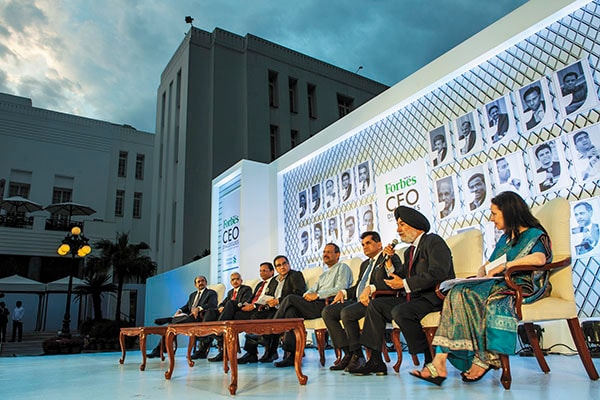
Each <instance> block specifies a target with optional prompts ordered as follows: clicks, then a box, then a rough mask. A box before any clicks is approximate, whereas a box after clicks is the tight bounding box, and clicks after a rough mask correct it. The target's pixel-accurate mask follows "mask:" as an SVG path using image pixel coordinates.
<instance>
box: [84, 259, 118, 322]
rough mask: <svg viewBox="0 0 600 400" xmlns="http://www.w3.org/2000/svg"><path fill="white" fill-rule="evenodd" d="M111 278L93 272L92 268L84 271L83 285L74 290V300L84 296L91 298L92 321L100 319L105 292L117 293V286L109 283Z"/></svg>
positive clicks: (102, 273)
mask: <svg viewBox="0 0 600 400" xmlns="http://www.w3.org/2000/svg"><path fill="white" fill-rule="evenodd" d="M111 280H112V277H111V276H110V275H109V274H107V273H104V272H97V271H94V270H93V269H92V268H87V269H86V277H85V278H84V279H83V282H84V284H83V285H80V286H77V287H76V288H75V290H74V292H75V294H76V296H75V298H76V299H79V300H80V301H81V299H82V298H83V297H84V296H88V295H90V296H92V307H93V309H94V320H96V321H100V320H101V319H102V297H103V296H104V293H105V292H108V293H114V292H116V291H117V285H115V284H114V283H112V282H111Z"/></svg>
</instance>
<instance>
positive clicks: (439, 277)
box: [398, 233, 455, 304]
mask: <svg viewBox="0 0 600 400" xmlns="http://www.w3.org/2000/svg"><path fill="white" fill-rule="evenodd" d="M408 260H409V255H408V249H407V250H406V251H405V253H404V263H403V264H402V267H401V268H400V272H399V274H398V275H399V276H400V277H401V278H404V279H406V283H407V285H408V287H409V288H410V296H411V298H412V299H413V300H414V299H415V298H418V297H421V296H422V297H425V298H427V299H429V300H430V301H431V302H432V303H434V304H435V303H437V302H440V300H439V298H438V297H437V295H436V294H435V288H436V285H437V284H438V283H441V282H443V281H445V280H447V279H452V278H454V277H455V276H454V265H453V264H452V253H451V252H450V248H449V247H448V245H447V244H446V242H445V241H444V239H442V238H441V237H440V236H438V235H436V234H435V233H429V234H428V233H425V234H423V236H422V237H421V240H420V242H419V247H418V248H417V249H416V250H415V254H414V255H413V266H412V268H411V270H410V274H409V271H408Z"/></svg>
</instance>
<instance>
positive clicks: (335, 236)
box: [326, 215, 342, 246]
mask: <svg viewBox="0 0 600 400" xmlns="http://www.w3.org/2000/svg"><path fill="white" fill-rule="evenodd" d="M326 223H327V242H331V243H335V244H337V245H338V246H339V245H340V244H341V243H342V240H341V239H342V236H341V235H340V227H339V222H338V216H337V215H336V216H335V217H330V218H327V222H326Z"/></svg>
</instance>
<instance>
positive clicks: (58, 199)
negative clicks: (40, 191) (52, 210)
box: [52, 186, 73, 204]
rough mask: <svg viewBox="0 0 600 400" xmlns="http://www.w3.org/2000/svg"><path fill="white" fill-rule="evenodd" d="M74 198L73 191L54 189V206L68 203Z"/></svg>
mask: <svg viewBox="0 0 600 400" xmlns="http://www.w3.org/2000/svg"><path fill="white" fill-rule="evenodd" d="M72 198H73V189H68V188H62V187H56V186H55V187H54V188H53V189H52V204H55V203H66V202H68V201H71V200H72Z"/></svg>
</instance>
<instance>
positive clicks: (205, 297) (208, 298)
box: [179, 288, 218, 314]
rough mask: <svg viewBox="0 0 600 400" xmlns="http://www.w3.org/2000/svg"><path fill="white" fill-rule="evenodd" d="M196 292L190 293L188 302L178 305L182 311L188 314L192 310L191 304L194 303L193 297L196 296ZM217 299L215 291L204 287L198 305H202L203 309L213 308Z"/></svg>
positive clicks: (215, 306)
mask: <svg viewBox="0 0 600 400" xmlns="http://www.w3.org/2000/svg"><path fill="white" fill-rule="evenodd" d="M196 292H197V291H194V292H192V293H190V297H189V299H188V302H187V303H185V304H184V305H183V306H181V307H179V309H180V310H181V311H182V312H184V313H186V314H190V313H191V312H192V305H193V304H194V299H195V298H196ZM217 300H218V296H217V292H215V291H214V290H212V289H208V288H206V289H204V292H202V296H200V300H199V301H198V306H199V307H202V308H203V309H204V310H209V309H214V308H217Z"/></svg>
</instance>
